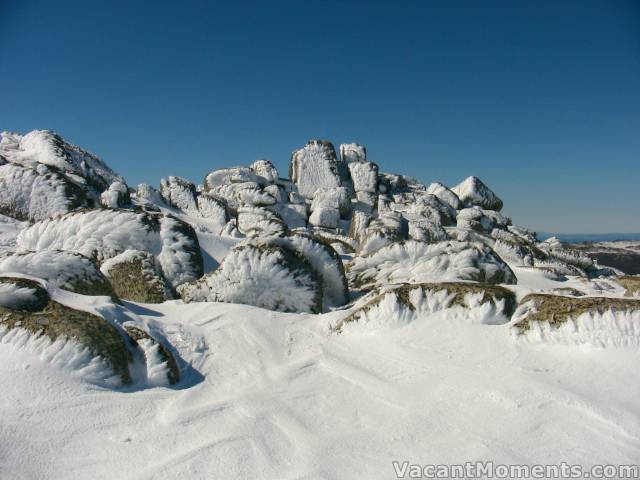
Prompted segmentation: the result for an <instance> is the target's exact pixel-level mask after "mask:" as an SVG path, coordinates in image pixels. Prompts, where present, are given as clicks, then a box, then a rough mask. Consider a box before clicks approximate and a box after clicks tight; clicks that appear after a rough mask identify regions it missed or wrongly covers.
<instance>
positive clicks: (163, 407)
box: [0, 269, 640, 480]
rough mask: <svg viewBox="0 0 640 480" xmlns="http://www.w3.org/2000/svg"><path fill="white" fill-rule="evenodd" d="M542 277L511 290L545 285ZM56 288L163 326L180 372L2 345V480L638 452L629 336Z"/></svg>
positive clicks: (628, 458)
mask: <svg viewBox="0 0 640 480" xmlns="http://www.w3.org/2000/svg"><path fill="white" fill-rule="evenodd" d="M520 270H521V269H517V270H516V274H519V273H520ZM523 271H524V270H523ZM539 275H540V272H529V273H528V275H522V276H520V277H519V279H520V284H519V285H518V286H514V287H513V288H514V289H516V290H517V291H518V294H519V295H520V294H523V293H524V292H525V290H526V291H532V290H535V289H536V288H537V287H541V286H544V288H551V287H552V286H553V285H552V284H549V283H545V282H553V281H552V280H548V279H544V278H542V277H540V276H539ZM575 282H576V284H575V285H574V286H576V285H578V283H577V282H579V280H575ZM558 283H560V282H558ZM566 285H567V282H563V286H566ZM56 295H58V296H57V297H56V299H57V300H58V301H61V302H63V303H67V304H72V305H74V307H75V308H81V309H88V310H91V311H97V312H101V313H102V314H103V315H104V316H105V317H108V318H112V319H113V318H123V317H124V318H127V319H128V320H129V321H134V322H136V323H138V324H141V325H144V326H145V328H147V329H148V330H149V331H152V332H154V334H156V335H160V336H164V337H165V338H166V339H167V340H169V342H170V343H171V344H172V345H173V346H174V347H175V349H176V351H177V353H178V354H179V357H180V359H181V363H182V369H183V380H182V381H181V383H180V384H178V385H177V386H176V387H175V388H167V387H152V385H144V386H141V385H139V384H138V386H137V387H135V388H131V389H130V390H115V391H114V390H107V389H103V388H100V387H98V386H95V385H92V384H90V383H88V382H86V381H83V380H82V379H81V378H79V377H78V376H77V375H73V374H72V373H71V372H69V371H68V370H65V369H59V368H53V367H52V366H50V365H48V364H47V363H46V362H44V361H42V360H41V359H40V358H39V357H38V355H35V354H34V353H33V352H30V351H29V350H27V349H23V350H21V349H15V348H14V347H13V346H11V345H7V344H3V343H2V342H0V382H1V384H2V385H3V395H2V396H0V411H1V412H2V416H1V421H0V478H3V479H5V478H8V479H12V478H48V479H57V478H60V479H62V478H96V479H101V478H114V477H117V478H124V479H147V478H148V479H151V478H178V477H183V478H196V479H199V478H202V479H205V478H206V479H217V478H220V479H247V478H256V479H278V480H280V479H293V478H296V479H317V478H326V479H351V478H370V479H389V478H395V474H394V473H393V467H392V464H391V462H392V461H393V460H399V461H402V460H405V459H406V460H409V461H412V462H414V463H439V462H443V463H458V462H464V461H467V460H476V459H481V460H494V461H496V462H505V463H557V462H560V461H563V460H564V461H567V462H575V463H580V464H583V465H592V464H595V463H622V464H625V463H626V464H628V463H633V462H637V459H638V458H640V404H638V402H637V398H638V395H640V381H639V380H640V378H639V377H640V373H638V369H637V364H638V361H640V351H638V349H637V346H636V347H624V346H619V344H618V346H616V345H609V346H607V347H606V348H603V347H596V346H590V345H587V344H580V345H576V344H575V341H573V340H574V338H572V339H571V341H569V342H562V341H558V339H555V340H554V341H544V340H539V341H532V340H531V339H527V338H518V339H516V338H514V337H513V334H512V330H511V328H510V326H509V325H489V324H486V323H491V322H487V321H484V322H482V323H478V322H475V321H474V320H473V318H474V316H477V315H476V314H475V313H474V311H473V310H471V311H469V310H463V309H461V307H454V308H452V309H447V310H440V311H438V310H435V311H425V313H424V314H422V315H418V316H416V317H414V318H412V319H411V321H408V322H405V323H397V322H394V321H392V319H391V317H386V316H385V315H381V316H380V317H379V318H378V320H377V323H376V326H375V328H371V325H367V324H365V323H362V324H361V323H356V324H351V325H350V326H349V328H347V329H345V330H344V332H343V333H342V334H336V333H333V332H332V331H331V330H330V328H329V326H330V325H334V324H335V323H336V322H337V321H338V320H339V319H340V318H341V316H344V315H346V314H347V313H348V312H345V311H336V312H332V313H329V314H325V315H300V314H283V313H277V312H271V311H267V310H262V309H259V308H255V307H250V306H244V305H233V304H221V303H220V304H211V303H199V304H188V305H185V304H183V303H182V302H181V301H172V302H166V303H164V304H161V305H137V304H134V303H126V304H125V305H126V307H127V308H123V307H120V306H116V305H114V304H112V303H110V301H109V300H108V299H107V298H105V297H82V296H79V295H74V294H64V295H62V296H60V294H59V291H58V294H56ZM484 314H486V312H484V313H483V315H484ZM485 320H487V319H485ZM627 320H628V319H627ZM496 323H498V322H496ZM607 325H608V326H607ZM611 325H613V327H612V326H611ZM615 325H616V323H615V322H613V323H607V324H606V325H604V326H603V328H605V331H604V332H603V333H604V334H606V333H607V331H606V328H609V329H612V331H610V332H609V333H610V334H611V335H616V334H618V333H619V332H616V327H615ZM150 383H152V382H150ZM70 412H72V414H70Z"/></svg>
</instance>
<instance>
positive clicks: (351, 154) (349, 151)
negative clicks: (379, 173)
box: [340, 143, 367, 164]
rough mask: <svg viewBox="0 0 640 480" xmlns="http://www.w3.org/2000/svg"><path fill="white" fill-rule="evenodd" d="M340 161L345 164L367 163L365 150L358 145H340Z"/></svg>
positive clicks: (362, 146)
mask: <svg viewBox="0 0 640 480" xmlns="http://www.w3.org/2000/svg"><path fill="white" fill-rule="evenodd" d="M340 160H341V161H343V162H344V163H346V164H350V163H354V162H356V163H357V162H366V161H367V149H366V148H365V147H364V145H360V144H359V143H343V144H341V145H340Z"/></svg>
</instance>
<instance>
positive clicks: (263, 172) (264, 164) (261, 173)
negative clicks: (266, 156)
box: [250, 160, 278, 184]
mask: <svg viewBox="0 0 640 480" xmlns="http://www.w3.org/2000/svg"><path fill="white" fill-rule="evenodd" d="M250 168H251V170H253V171H254V173H255V174H256V175H257V176H258V178H259V180H261V183H264V184H268V183H274V182H275V181H277V180H278V170H277V169H276V167H275V166H274V165H273V163H271V162H270V161H269V160H256V161H255V162H253V163H252V164H251V167H250Z"/></svg>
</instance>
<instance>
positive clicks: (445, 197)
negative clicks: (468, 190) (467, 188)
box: [427, 182, 462, 210]
mask: <svg viewBox="0 0 640 480" xmlns="http://www.w3.org/2000/svg"><path fill="white" fill-rule="evenodd" d="M427 193H430V194H431V195H435V196H436V197H438V198H439V199H440V200H442V201H443V202H445V203H447V204H449V205H451V206H452V207H453V208H455V209H456V210H459V209H460V208H461V207H462V203H461V202H460V199H459V198H458V195H456V194H455V193H453V191H452V190H450V189H449V188H447V187H446V186H444V185H443V184H442V183H440V182H433V183H432V184H431V185H429V187H428V188H427Z"/></svg>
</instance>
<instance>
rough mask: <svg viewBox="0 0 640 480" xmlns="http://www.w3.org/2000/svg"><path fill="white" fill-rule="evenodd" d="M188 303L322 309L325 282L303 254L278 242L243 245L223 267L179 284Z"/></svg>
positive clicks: (232, 252)
mask: <svg viewBox="0 0 640 480" xmlns="http://www.w3.org/2000/svg"><path fill="white" fill-rule="evenodd" d="M178 293H179V294H180V295H181V297H182V299H183V300H184V301H185V302H206V301H208V302H227V303H244V304H247V305H254V306H256V307H262V308H267V309H269V310H278V311H281V312H310V313H319V312H321V311H322V283H321V281H320V280H319V279H318V276H317V274H316V273H315V271H314V269H313V267H312V266H311V265H310V264H309V263H308V262H307V260H305V259H304V258H303V257H302V256H300V255H298V254H296V253H295V252H293V251H291V250H290V249H288V248H283V247H279V246H275V245H271V246H263V245H252V244H241V245H238V246H236V247H234V248H233V250H231V252H230V253H229V254H228V255H227V256H226V257H225V259H224V261H223V262H222V264H221V265H220V267H219V268H218V269H217V270H215V271H213V272H211V273H209V274H207V275H205V276H204V277H202V278H201V279H200V280H198V281H197V282H195V283H190V284H184V285H182V286H180V287H178Z"/></svg>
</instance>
